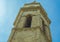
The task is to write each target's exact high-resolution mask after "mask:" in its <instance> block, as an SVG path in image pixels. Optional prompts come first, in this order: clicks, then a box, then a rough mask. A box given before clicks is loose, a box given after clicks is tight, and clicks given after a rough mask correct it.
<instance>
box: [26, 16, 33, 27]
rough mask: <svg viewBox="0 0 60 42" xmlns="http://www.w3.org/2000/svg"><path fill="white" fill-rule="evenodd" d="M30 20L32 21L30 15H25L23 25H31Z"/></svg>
mask: <svg viewBox="0 0 60 42" xmlns="http://www.w3.org/2000/svg"><path fill="white" fill-rule="evenodd" d="M31 21H32V16H31V15H27V17H26V22H25V27H31Z"/></svg>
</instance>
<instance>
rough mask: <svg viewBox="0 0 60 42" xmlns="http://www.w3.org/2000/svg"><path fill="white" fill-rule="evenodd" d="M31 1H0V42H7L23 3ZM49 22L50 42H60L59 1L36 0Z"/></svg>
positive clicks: (30, 0)
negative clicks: (46, 14)
mask: <svg viewBox="0 0 60 42" xmlns="http://www.w3.org/2000/svg"><path fill="white" fill-rule="evenodd" d="M30 2H33V0H0V42H7V40H8V38H9V35H10V33H11V30H12V28H13V23H14V20H15V18H16V16H17V14H18V12H19V9H20V8H21V7H23V5H24V4H25V3H30ZM37 2H40V3H41V5H42V6H43V8H44V9H45V10H46V12H47V13H48V17H49V18H50V20H51V25H50V30H51V35H52V42H60V28H59V27H60V0H37Z"/></svg>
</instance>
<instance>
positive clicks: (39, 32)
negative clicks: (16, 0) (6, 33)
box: [8, 2, 52, 42]
mask: <svg viewBox="0 0 60 42" xmlns="http://www.w3.org/2000/svg"><path fill="white" fill-rule="evenodd" d="M49 25H50V20H49V18H48V17H47V13H46V12H45V10H44V9H43V7H42V6H41V4H40V3H38V2H32V3H28V4H24V6H23V7H22V8H21V10H20V11H19V13H18V15H17V17H16V20H15V22H14V28H13V29H12V32H11V35H10V37H9V39H8V42H52V41H51V33H50V29H49V28H50V27H49Z"/></svg>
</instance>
